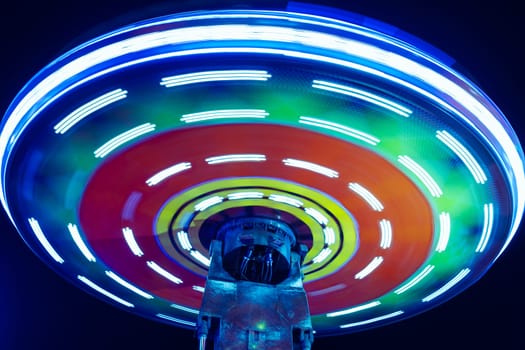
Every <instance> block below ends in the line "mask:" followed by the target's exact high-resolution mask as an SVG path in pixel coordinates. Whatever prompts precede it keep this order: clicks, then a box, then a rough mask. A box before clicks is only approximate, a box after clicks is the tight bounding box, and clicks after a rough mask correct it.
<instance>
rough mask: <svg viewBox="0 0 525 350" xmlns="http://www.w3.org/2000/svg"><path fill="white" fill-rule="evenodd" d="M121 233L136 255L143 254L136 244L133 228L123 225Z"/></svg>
mask: <svg viewBox="0 0 525 350" xmlns="http://www.w3.org/2000/svg"><path fill="white" fill-rule="evenodd" d="M122 233H123V235H124V239H125V241H126V243H127V244H128V247H129V249H130V250H131V252H132V253H133V254H135V255H136V256H143V255H144V253H143V252H142V249H140V246H139V245H138V243H137V240H136V239H135V236H134V234H133V230H131V229H130V228H129V227H124V228H123V229H122Z"/></svg>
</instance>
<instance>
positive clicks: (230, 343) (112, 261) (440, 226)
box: [0, 3, 525, 349]
mask: <svg viewBox="0 0 525 350" xmlns="http://www.w3.org/2000/svg"><path fill="white" fill-rule="evenodd" d="M287 6H288V7H287V8H283V9H253V8H251V9H224V10H198V11H193V12H184V13H176V14H172V15H168V16H164V17H159V18H154V19H150V20H145V21H142V22H139V23H134V24H132V25H129V26H126V27H123V28H121V29H118V30H115V31H112V32H110V33H108V34H105V35H102V36H99V37H97V38H95V39H93V40H91V41H88V42H86V43H85V44H83V45H80V46H78V47H76V48H74V49H72V50H71V51H69V52H67V53H65V54H63V55H62V56H60V57H59V58H57V59H56V60H54V61H53V62H51V63H50V64H49V65H47V66H46V67H45V68H44V69H42V70H41V71H40V72H39V73H38V74H37V75H36V76H35V77H34V78H32V79H31V80H30V81H29V82H28V83H27V84H26V85H25V86H24V88H23V89H22V90H21V91H20V93H19V94H18V95H17V96H16V97H15V99H14V101H13V102H12V104H11V105H10V107H9V108H8V110H7V112H6V114H5V117H4V120H3V124H2V128H1V133H0V149H1V150H2V152H3V153H2V156H1V158H0V171H1V179H2V186H1V192H0V199H1V202H2V204H3V207H4V208H5V211H6V213H7V215H8V217H9V218H10V219H11V221H12V223H13V224H14V225H15V226H16V228H17V229H18V231H19V232H20V234H21V236H22V237H23V239H24V240H25V242H26V243H27V244H28V245H29V246H30V247H31V248H32V249H33V251H34V252H35V253H36V254H37V255H38V256H39V257H40V258H41V259H42V260H43V261H44V263H46V264H47V265H49V266H50V267H51V268H52V269H54V270H56V271H57V272H58V273H59V274H61V275H62V276H63V277H64V278H66V279H67V280H69V281H70V282H71V283H73V284H75V285H76V286H78V287H79V288H82V289H84V290H86V291H88V292H89V293H91V294H93V295H95V296H96V297H98V298H100V299H102V300H104V301H107V302H109V303H112V304H114V305H116V306H119V307H121V308H123V309H126V310H128V311H130V312H133V313H136V314H138V315H141V316H144V317H147V318H150V319H154V320H157V321H161V322H165V323H169V324H173V325H176V326H180V327H185V328H190V329H194V330H195V333H196V336H197V337H198V343H199V348H200V349H205V348H214V349H247V348H249V349H270V348H278V349H286V348H288V349H310V348H311V346H312V342H313V337H314V333H315V335H316V336H327V335H337V334H342V333H349V332H356V331H360V330H364V329H368V328H371V327H377V326H381V325H385V324H387V323H390V322H396V321H399V320H402V319H404V318H407V317H410V316H413V315H415V314H417V313H420V312H422V311H424V310H426V309H429V308H432V307H434V306H436V305H438V304H440V303H442V302H444V301H445V300H447V299H449V298H451V297H452V296H454V295H456V294H457V293H459V292H461V291H462V290H464V289H465V288H467V287H468V286H470V285H472V284H473V283H474V282H475V281H476V280H477V279H479V278H480V277H481V276H482V275H483V274H484V273H485V272H486V270H487V269H488V268H489V267H490V266H491V265H492V264H493V263H494V261H495V260H496V259H497V257H498V256H500V254H501V253H502V252H503V251H504V250H505V248H506V247H507V245H508V244H509V243H510V242H511V240H512V237H513V236H514V234H515V233H516V231H517V228H518V225H519V222H520V219H521V216H522V212H523V208H524V203H525V201H524V196H525V181H524V180H525V176H524V167H523V153H522V149H521V147H520V145H519V142H518V140H517V137H516V135H515V133H514V132H513V130H512V129H511V127H510V126H509V123H508V122H507V120H506V119H505V117H504V115H503V114H502V112H501V111H500V110H499V109H498V108H497V107H496V106H495V104H494V103H493V102H492V101H491V100H490V99H489V98H488V97H487V96H486V95H485V94H484V93H483V92H482V91H481V90H480V89H479V88H478V87H477V86H476V85H475V84H474V83H472V81H470V80H469V79H467V78H466V77H465V76H464V75H462V74H461V73H459V72H458V71H456V70H455V69H454V61H453V60H452V59H451V58H450V57H448V56H446V55H445V54H443V53H442V52H440V51H439V50H437V49H435V48H433V47H431V46H429V45H427V44H425V43H423V42H421V41H419V40H418V39H416V38H414V37H413V36H410V35H408V34H404V33H403V32H401V31H399V30H397V29H395V28H393V27H391V26H387V25H384V24H382V23H380V22H378V21H374V20H371V19H369V18H366V17H363V16H358V15H355V14H351V13H347V12H342V11H338V10H335V9H329V8H324V7H319V6H312V5H304V4H300V3H289V4H288V5H287Z"/></svg>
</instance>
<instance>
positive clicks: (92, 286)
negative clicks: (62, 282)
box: [77, 275, 135, 307]
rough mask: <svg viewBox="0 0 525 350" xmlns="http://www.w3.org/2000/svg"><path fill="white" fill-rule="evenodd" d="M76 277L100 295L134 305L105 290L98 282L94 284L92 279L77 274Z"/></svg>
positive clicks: (127, 304) (130, 305) (123, 303)
mask: <svg viewBox="0 0 525 350" xmlns="http://www.w3.org/2000/svg"><path fill="white" fill-rule="evenodd" d="M77 278H78V280H79V281H82V282H83V283H84V284H86V285H87V286H89V287H90V288H92V289H93V290H95V291H97V292H99V293H100V294H102V295H105V296H106V297H108V298H110V299H112V300H114V301H116V302H117V303H119V304H122V305H124V306H127V307H135V305H133V304H132V303H130V302H128V301H126V300H124V299H122V298H120V297H118V296H116V295H115V294H113V293H111V292H109V291H107V290H105V289H104V288H102V287H101V286H99V285H98V284H96V283H94V282H93V281H91V280H89V279H88V278H87V277H85V276H80V275H79V276H77Z"/></svg>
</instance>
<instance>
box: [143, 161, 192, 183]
mask: <svg viewBox="0 0 525 350" xmlns="http://www.w3.org/2000/svg"><path fill="white" fill-rule="evenodd" d="M188 169H191V163H188V162H182V163H178V164H175V165H172V166H170V167H168V168H166V169H164V170H161V171H159V172H158V173H156V174H155V175H153V176H152V177H150V178H149V179H147V180H146V184H148V186H155V185H156V184H158V183H160V182H162V181H164V180H166V179H167V178H168V177H170V176H173V175H175V174H178V173H180V172H182V171H184V170H188Z"/></svg>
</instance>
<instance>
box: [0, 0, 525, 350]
mask: <svg viewBox="0 0 525 350" xmlns="http://www.w3.org/2000/svg"><path fill="white" fill-rule="evenodd" d="M310 2H315V1H313V0H312V1H310ZM219 3H223V4H230V3H233V4H239V3H240V4H243V3H244V4H246V3H254V4H279V3H281V4H282V3H285V2H284V1H271V0H266V1H264V0H261V1H251V2H250V1H249V0H245V1H244V2H239V1H218V0H217V1H199V0H194V1H192V2H187V1H184V2H181V1H176V0H172V1H168V2H166V1H163V2H158V1H155V0H149V1H146V0H127V1H123V0H105V1H102V0H91V1H64V0H47V1H35V0H29V1H5V2H3V3H2V4H1V5H0V38H1V44H2V49H1V60H2V65H1V66H0V70H1V71H0V72H1V73H0V112H1V114H3V113H4V112H5V110H6V109H7V107H8V105H9V103H10V101H11V100H12V99H13V98H14V96H15V95H16V93H17V92H18V90H19V89H21V88H22V86H23V85H24V84H25V83H26V82H27V81H28V80H29V79H30V78H31V76H32V75H33V74H35V73H36V72H37V71H38V70H39V69H41V68H42V67H43V66H44V65H46V64H47V63H48V62H50V61H51V60H52V59H53V58H55V57H57V56H58V55H59V54H61V53H63V52H64V51H66V50H68V49H70V48H72V47H74V46H75V45H76V44H80V43H81V42H83V41H84V40H87V39H89V38H91V37H93V36H94V35H97V34H102V33H103V32H104V31H106V30H110V29H114V28H116V27H118V26H120V25H123V24H126V23H128V22H132V21H135V20H139V19H145V18H148V17H152V16H157V15H162V14H166V13H169V12H174V11H176V10H177V9H191V8H199V7H200V8H212V7H216V6H217V4H219ZM317 3H322V4H328V5H338V6H339V7H341V8H344V9H347V10H350V11H353V12H356V13H361V14H363V15H366V16H369V17H372V18H376V19H378V20H381V21H383V22H386V23H389V24H392V25H394V26H396V27H399V28H401V29H402V30H404V31H406V32H409V33H411V34H414V35H416V36H418V37H420V38H421V39H423V40H425V41H427V42H428V43H430V44H432V45H434V46H436V47H438V48H440V49H442V50H443V51H445V52H446V53H447V54H449V55H450V56H452V57H454V58H455V59H456V60H457V61H458V62H459V64H460V65H461V67H462V68H463V70H464V71H465V72H466V73H467V74H468V75H469V76H471V77H473V78H474V80H475V81H476V82H477V83H478V84H479V85H480V86H481V88H482V89H483V90H484V91H485V92H486V93H487V94H488V95H489V96H490V97H491V98H492V99H493V100H494V101H495V102H496V104H497V105H498V106H499V107H500V108H501V109H502V111H503V112H504V113H505V114H506V115H507V118H508V119H509V120H510V122H511V124H512V125H513V126H514V128H515V129H516V131H517V133H518V135H519V136H520V138H521V139H522V140H525V124H523V123H522V118H523V114H524V112H523V109H522V104H523V99H524V98H525V88H524V85H523V81H525V69H524V68H523V65H524V62H525V49H524V44H525V40H524V39H523V37H524V36H525V29H524V27H523V12H522V11H521V10H520V3H519V2H517V1H513V0H500V1H471V0H443V1H439V2H438V1H415V0H388V1H387V0H366V1H365V0H346V1H342V2H341V3H339V4H338V3H337V2H336V1H333V0H332V1H323V0H318V1H317ZM523 230H524V229H523V225H522V229H521V231H523ZM524 253H525V232H519V233H518V235H517V236H516V238H515V239H514V241H513V243H512V244H511V245H510V247H509V249H508V250H507V251H506V252H505V253H504V254H503V255H502V256H501V257H500V259H499V260H498V261H497V262H496V263H495V264H494V266H493V268H492V269H491V270H489V271H488V273H487V274H486V275H485V276H484V277H483V278H482V279H481V280H479V281H478V282H477V283H476V284H474V285H473V286H472V287H471V288H469V289H468V290H467V291H465V292H463V293H462V294H460V295H458V296H457V297H455V298H453V299H452V300H450V301H448V302H447V303H445V304H442V305H441V306H439V307H437V308H435V309H433V310H430V311H428V312H426V313H423V314H421V315H418V316H416V317H413V318H411V319H408V320H405V321H402V322H399V323H395V324H392V325H390V326H386V327H383V328H378V329H373V330H369V331H365V332H362V333H357V334H351V335H346V336H340V337H334V338H324V339H316V341H315V342H314V347H313V348H314V349H326V348H329V349H331V350H336V349H379V348H385V347H393V348H396V349H405V350H409V349H422V348H424V349H439V348H444V347H446V348H448V349H459V348H469V349H475V348H481V349H484V348H487V347H488V346H490V345H492V344H494V345H496V344H498V345H497V346H498V347H499V348H504V349H525V337H524V336H523V329H524V326H525V322H524V321H523V320H524V318H523V315H524V313H525V301H524V299H523V298H524V295H525V284H524V283H523V281H522V279H523V278H525V264H524V263H523V261H522V260H521V259H523V256H524V255H523V254H524ZM494 345H492V346H494ZM492 346H491V347H492ZM168 347H169V348H172V349H197V342H196V340H195V339H194V338H193V332H192V331H187V330H181V329H178V328H172V327H170V326H167V325H164V324H160V323H156V322H153V321H150V320H146V319H142V318H140V317H138V316H135V315H132V314H129V313H127V312H125V311H122V310H120V309H117V308H114V307H112V306H110V305H109V304H106V303H103V302H101V301H99V300H97V299H95V298H93V297H91V296H89V295H88V294H86V293H85V292H83V291H81V290H79V289H77V288H76V287H74V286H72V285H71V284H69V283H68V282H67V281H65V280H63V279H62V278H61V277H59V276H58V275H56V274H55V273H54V272H53V271H51V270H50V269H49V268H48V267H47V266H45V265H44V264H43V263H42V262H41V261H40V260H39V259H38V258H37V257H36V256H35V255H34V254H33V253H32V252H31V250H30V249H29V248H28V247H27V246H26V245H25V243H24V242H23V241H22V239H20V237H19V236H18V234H17V233H16V231H15V230H14V228H13V227H12V225H11V224H10V222H8V220H7V218H6V216H5V215H4V213H3V210H2V213H1V215H0V349H5V350H11V349H17V350H18V349H54V350H62V349H77V350H84V349H86V350H87V349H128V350H135V349H154V348H159V349H160V348H168Z"/></svg>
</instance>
